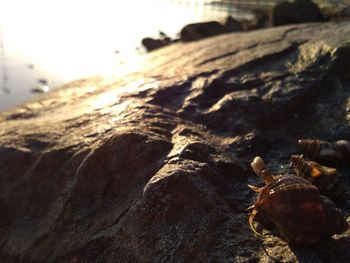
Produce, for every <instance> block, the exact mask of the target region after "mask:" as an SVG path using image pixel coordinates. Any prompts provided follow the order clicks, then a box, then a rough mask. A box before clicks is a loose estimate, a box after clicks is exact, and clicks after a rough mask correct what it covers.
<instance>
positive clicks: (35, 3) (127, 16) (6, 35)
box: [0, 0, 346, 111]
mask: <svg viewBox="0 0 350 263" xmlns="http://www.w3.org/2000/svg"><path fill="white" fill-rule="evenodd" d="M278 2H281V1H278V0H275V1H273V0H270V1H264V0H255V1H254V0H252V1H250V0H246V1H235V0H234V1H229V0H226V1H225V0H223V1H206V0H202V1H201V0H187V1H185V0H182V1H181V0H177V1H175V0H133V1H117V0H114V1H112V0H0V44H1V47H0V48H1V50H0V77H1V79H0V80H1V82H0V85H1V86H0V111H3V110H5V109H9V108H11V107H13V106H16V105H18V104H20V103H23V102H24V101H26V100H28V99H30V98H32V97H33V96H36V95H37V94H39V93H42V92H46V91H49V90H50V89H52V88H55V87H58V86H60V85H62V84H64V83H66V82H69V81H72V80H75V79H79V78H84V77H87V76H91V75H97V74H109V73H116V72H117V71H118V70H117V69H118V66H120V65H122V64H125V63H132V62H133V61H135V63H136V62H137V58H138V57H140V56H143V55H144V54H145V50H144V49H143V47H142V46H141V40H142V39H143V38H144V37H154V38H157V37H159V32H160V31H161V32H162V33H161V34H163V33H164V34H166V35H167V36H169V37H170V38H172V39H175V38H177V34H178V33H179V31H180V30H181V28H183V27H184V26H185V25H186V24H189V23H194V22H200V21H209V20H216V21H220V20H223V19H225V18H226V17H227V16H228V15H231V16H232V17H233V18H235V19H237V20H245V19H246V20H249V19H251V17H252V16H253V15H254V14H253V13H252V12H251V8H250V6H263V8H266V6H273V5H275V4H276V3H278ZM319 2H320V1H319ZM321 2H324V1H321ZM330 2H332V3H331V4H333V5H335V6H337V5H338V6H339V4H340V3H344V1H335V0H333V1H327V3H328V4H329V3H330ZM345 2H346V1H345ZM242 3H243V5H242Z"/></svg>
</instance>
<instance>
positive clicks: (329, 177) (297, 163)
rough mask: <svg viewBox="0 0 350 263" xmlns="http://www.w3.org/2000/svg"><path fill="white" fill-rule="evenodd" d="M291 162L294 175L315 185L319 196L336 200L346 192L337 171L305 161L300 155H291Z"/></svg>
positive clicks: (344, 184) (345, 184) (346, 187)
mask: <svg viewBox="0 0 350 263" xmlns="http://www.w3.org/2000/svg"><path fill="white" fill-rule="evenodd" d="M291 160H292V163H293V165H294V170H295V173H296V175H297V176H300V177H303V178H305V179H306V180H308V181H309V182H310V183H312V184H313V185H315V186H316V187H317V188H318V190H319V192H320V194H321V195H325V196H327V197H329V198H330V199H332V200H336V199H337V198H339V197H341V196H342V195H343V194H344V193H345V192H346V191H347V190H348V185H347V183H346V180H345V178H344V176H342V175H341V174H340V173H339V172H338V171H337V169H335V168H330V167H327V166H323V165H320V164H318V163H317V162H313V161H306V160H305V159H304V158H303V156H302V155H292V156H291Z"/></svg>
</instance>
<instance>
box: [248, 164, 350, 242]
mask: <svg viewBox="0 0 350 263" xmlns="http://www.w3.org/2000/svg"><path fill="white" fill-rule="evenodd" d="M252 165H253V166H254V162H253V163H252ZM258 175H259V174H258ZM253 190H256V191H258V192H259V197H258V199H257V200H256V202H255V204H254V205H253V211H252V213H251V214H250V216H249V225H250V227H251V229H252V230H253V231H254V232H255V233H257V231H256V230H255V228H254V226H253V221H254V217H255V216H256V214H257V213H261V214H262V215H264V216H266V217H267V218H268V219H269V220H270V221H271V222H272V223H273V224H274V225H275V226H276V227H277V229H278V231H279V233H280V235H281V236H282V237H283V238H285V239H286V240H287V241H290V242H301V243H307V244H314V243H316V242H317V241H318V240H320V238H322V237H329V236H331V235H333V234H339V233H342V232H344V231H345V230H347V229H348V223H347V222H346V220H345V218H344V216H343V215H342V212H341V211H340V210H339V209H337V208H336V207H335V206H334V204H333V203H332V201H331V200H330V199H328V198H327V197H325V196H321V195H320V194H319V191H318V189H317V187H316V186H314V185H312V184H311V183H310V182H309V181H307V180H306V179H304V178H301V177H298V176H296V175H292V174H285V175H280V176H279V177H277V178H275V180H273V181H272V182H271V183H268V184H266V185H265V186H264V187H262V188H257V187H255V188H254V189H253ZM257 234H258V233H257Z"/></svg>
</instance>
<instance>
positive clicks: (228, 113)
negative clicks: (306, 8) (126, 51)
mask: <svg viewBox="0 0 350 263" xmlns="http://www.w3.org/2000/svg"><path fill="white" fill-rule="evenodd" d="M330 36H331V37H330ZM349 39H350V24H349V23H330V22H327V23H312V24H310V23H309V24H297V25H289V26H281V27H275V28H269V29H262V30H259V31H251V32H242V33H234V34H224V35H221V36H216V37H212V38H208V39H206V40H205V41H197V42H193V43H183V42H180V43H174V44H172V45H171V46H169V47H167V48H166V49H163V50H160V51H159V52H155V53H154V54H152V53H151V54H149V55H148V56H144V57H142V58H140V62H139V63H138V64H132V63H130V64H128V65H126V67H125V68H120V69H123V70H119V69H118V68H117V69H116V72H117V73H118V74H115V75H113V76H110V77H105V78H102V77H91V78H88V79H83V80H77V81H74V82H72V83H70V84H67V85H65V86H64V87H62V88H59V89H55V90H52V91H51V92H49V93H46V94H44V95H43V96H42V97H40V98H39V99H38V100H36V101H34V100H32V101H30V102H28V103H26V104H24V105H22V106H20V107H17V108H14V109H12V110H9V111H6V112H2V113H0V262H6V263H17V262H25V263H41V262H45V263H51V262H54V263H73V262H84V263H85V262H106V263H113V262H121V263H124V262H170V263H172V262H319V263H328V262H350V250H349V247H350V232H349V231H347V232H345V233H343V234H341V235H336V236H334V237H332V238H331V237H330V238H328V239H324V240H322V241H321V242H319V243H318V244H315V245H313V246H306V245H302V244H289V243H288V242H286V241H285V240H283V239H282V238H281V237H280V236H279V234H278V232H276V231H275V230H276V229H275V228H274V227H273V225H272V224H271V223H270V222H268V221H267V219H266V218H263V217H261V216H260V218H259V216H257V218H256V222H254V224H255V225H254V226H255V228H256V229H257V230H258V231H259V232H260V233H261V236H256V235H255V234H254V233H253V232H252V231H251V229H250V227H249V224H248V215H249V212H248V211H247V208H248V207H249V206H250V205H252V204H253V203H254V201H255V199H256V197H257V194H256V193H254V192H253V191H251V190H250V189H249V188H248V187H247V185H248V184H251V185H256V186H259V185H261V184H262V182H261V180H260V179H259V178H257V176H256V175H254V173H253V171H252V170H251V169H250V167H249V163H250V162H251V161H252V159H253V157H255V156H256V155H261V157H262V158H263V159H264V160H266V164H267V165H268V167H267V168H268V169H270V170H271V171H273V172H284V171H288V162H289V157H290V155H291V154H294V153H296V152H298V147H297V141H298V139H300V138H319V139H324V140H330V141H334V140H337V139H350V124H349V120H350V110H349V109H350V82H349V80H350V70H349V67H348V64H349V61H350V44H349ZM133 66H134V67H135V68H134V69H132V67H133ZM127 69H128V70H127ZM340 169H341V172H342V173H343V174H344V175H348V174H350V167H340ZM300 198H302V197H300ZM287 201H288V200H287ZM349 202H350V200H348V199H344V200H342V202H339V203H337V204H336V205H337V207H338V208H340V209H341V210H342V211H343V212H344V214H345V215H346V216H347V220H348V221H349V220H350V217H349V214H350V205H349V204H350V203H349ZM302 227H304V226H303V225H301V228H302ZM305 231H307V229H306V230H305Z"/></svg>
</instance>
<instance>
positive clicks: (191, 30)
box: [180, 16, 242, 42]
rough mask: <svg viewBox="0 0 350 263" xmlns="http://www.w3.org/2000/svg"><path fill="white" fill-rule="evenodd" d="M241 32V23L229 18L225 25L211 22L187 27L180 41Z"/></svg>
mask: <svg viewBox="0 0 350 263" xmlns="http://www.w3.org/2000/svg"><path fill="white" fill-rule="evenodd" d="M241 30H242V25H241V23H240V22H238V21H237V20H235V19H233V18H232V17H231V16H229V17H228V18H227V19H226V20H225V22H224V23H223V24H221V23H219V22H217V21H209V22H201V23H193V24H189V25H186V26H185V27H184V28H182V29H181V31H180V39H181V40H182V41H184V42H189V41H195V40H199V39H202V38H206V37H212V36H216V35H220V34H224V33H230V32H236V31H241Z"/></svg>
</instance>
